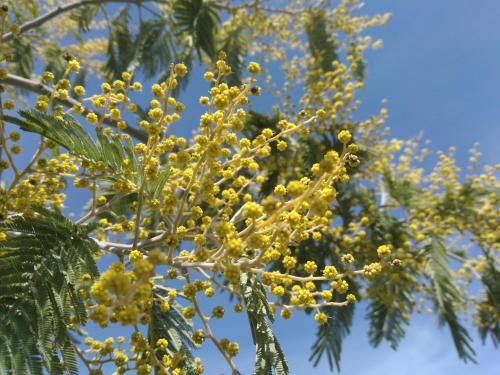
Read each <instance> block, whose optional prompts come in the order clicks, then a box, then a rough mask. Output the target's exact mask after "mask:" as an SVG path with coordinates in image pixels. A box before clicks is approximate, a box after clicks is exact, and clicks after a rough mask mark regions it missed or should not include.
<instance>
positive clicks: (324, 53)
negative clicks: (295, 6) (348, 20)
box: [305, 10, 338, 72]
mask: <svg viewBox="0 0 500 375" xmlns="http://www.w3.org/2000/svg"><path fill="white" fill-rule="evenodd" d="M305 30H306V33H307V41H308V43H309V50H310V52H311V54H312V55H313V57H314V58H315V59H316V60H317V61H319V62H320V66H319V67H318V68H320V69H321V70H322V71H323V72H328V71H331V70H332V69H333V67H332V63H333V62H334V61H335V60H338V55H337V42H336V40H335V39H333V36H332V34H331V33H330V32H329V31H328V30H327V25H326V21H325V11H324V10H311V12H310V14H309V18H308V19H307V21H306V25H305Z"/></svg>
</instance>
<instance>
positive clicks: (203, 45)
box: [174, 0, 220, 60]
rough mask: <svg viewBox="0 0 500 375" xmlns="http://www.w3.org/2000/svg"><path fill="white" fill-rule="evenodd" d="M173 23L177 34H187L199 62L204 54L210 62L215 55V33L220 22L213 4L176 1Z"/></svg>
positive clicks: (184, 0) (197, 1)
mask: <svg viewBox="0 0 500 375" xmlns="http://www.w3.org/2000/svg"><path fill="white" fill-rule="evenodd" d="M174 22H175V27H176V29H177V30H178V33H179V34H180V33H187V34H188V35H189V36H191V37H192V39H193V47H194V48H195V49H196V52H197V53H198V57H199V58H200V60H201V57H202V53H205V54H206V55H207V56H208V58H209V59H210V60H214V58H215V54H216V43H215V32H216V30H217V27H218V25H219V22H220V18H219V12H218V9H217V7H216V5H215V4H214V3H211V2H208V1H203V0H176V1H175V3H174Z"/></svg>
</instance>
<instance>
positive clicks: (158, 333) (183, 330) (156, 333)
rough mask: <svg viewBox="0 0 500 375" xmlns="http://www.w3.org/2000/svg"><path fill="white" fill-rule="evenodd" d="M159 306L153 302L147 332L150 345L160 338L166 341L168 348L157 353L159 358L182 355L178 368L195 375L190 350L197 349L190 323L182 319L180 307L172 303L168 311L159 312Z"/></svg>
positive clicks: (189, 374)
mask: <svg viewBox="0 0 500 375" xmlns="http://www.w3.org/2000/svg"><path fill="white" fill-rule="evenodd" d="M159 305H160V304H159V303H158V302H155V303H154V305H153V308H152V311H151V325H150V330H149V340H150V342H151V344H152V345H154V344H155V343H156V341H157V340H158V339H160V338H165V339H167V340H168V343H169V344H168V347H167V349H166V350H165V351H163V352H160V353H158V356H159V358H161V356H162V355H163V354H168V355H171V356H173V355H174V354H175V353H182V354H183V358H182V364H181V365H180V367H182V368H183V370H184V371H186V373H187V374H188V375H195V371H194V365H193V356H192V354H191V349H193V348H195V347H197V344H196V343H195V342H194V341H193V339H192V335H193V326H192V323H191V322H190V321H189V320H187V319H186V318H184V316H183V315H182V311H181V307H180V306H179V305H178V304H176V303H173V304H172V305H171V307H170V310H169V311H166V312H164V311H161V309H160V306H159Z"/></svg>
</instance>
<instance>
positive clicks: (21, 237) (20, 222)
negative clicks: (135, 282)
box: [0, 208, 98, 374]
mask: <svg viewBox="0 0 500 375" xmlns="http://www.w3.org/2000/svg"><path fill="white" fill-rule="evenodd" d="M0 230H1V231H3V232H4V233H7V239H6V240H5V241H2V242H0V253H1V254H2V255H1V256H0V284H1V285H2V288H0V310H1V311H2V317H1V318H0V369H2V371H3V372H2V373H6V374H9V373H13V374H25V373H26V374H41V373H42V370H41V369H42V366H43V367H44V368H45V369H46V370H47V371H48V372H49V373H50V374H62V373H63V372H64V371H65V372H66V373H70V374H76V373H77V372H78V366H77V364H76V358H75V352H74V347H73V345H74V342H73V340H74V339H73V337H72V335H71V334H70V332H69V328H68V327H69V325H70V324H71V323H72V318H73V317H74V318H75V319H76V321H78V322H79V323H80V324H85V322H86V320H87V315H86V312H85V309H84V308H83V306H84V302H83V300H82V299H81V297H80V296H79V294H78V290H79V289H80V287H81V280H82V275H83V274H84V273H89V274H90V275H91V276H92V277H93V278H96V277H97V276H98V271H97V267H96V265H95V263H94V259H93V256H94V255H95V254H96V252H97V245H96V243H95V242H94V241H93V240H92V239H90V238H88V231H89V228H88V227H85V226H76V225H73V224H72V223H71V222H70V221H69V220H67V219H66V218H64V217H63V216H62V215H60V214H58V213H55V212H51V211H48V210H46V209H42V208H38V209H36V210H35V212H34V215H33V217H30V218H26V217H24V216H22V215H16V216H11V217H9V218H7V219H6V220H4V221H2V222H0ZM61 359H62V360H63V363H64V368H63V365H61Z"/></svg>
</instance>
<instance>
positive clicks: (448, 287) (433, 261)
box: [424, 237, 475, 362]
mask: <svg viewBox="0 0 500 375" xmlns="http://www.w3.org/2000/svg"><path fill="white" fill-rule="evenodd" d="M424 251H425V256H426V260H427V264H426V268H427V274H428V277H429V282H430V284H431V288H432V292H433V293H432V296H433V299H434V305H435V308H436V312H437V315H438V318H439V323H440V325H444V324H446V325H448V328H449V329H450V332H451V335H452V338H453V343H454V344H455V348H456V350H457V353H458V356H459V357H460V358H461V359H463V360H464V361H465V362H467V361H469V360H470V361H471V362H475V352H474V349H473V348H472V340H471V337H470V335H469V333H468V332H467V330H466V328H465V327H464V326H463V325H462V324H461V323H460V321H459V317H458V315H457V312H456V308H457V307H458V306H460V305H461V304H462V302H463V297H462V295H461V294H460V290H459V289H458V288H457V286H456V285H455V282H454V280H453V275H452V273H451V271H450V269H449V266H448V258H447V249H446V247H445V246H444V245H443V243H442V242H441V241H440V240H439V239H438V238H437V237H430V238H429V240H428V241H427V243H426V244H425V246H424Z"/></svg>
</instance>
